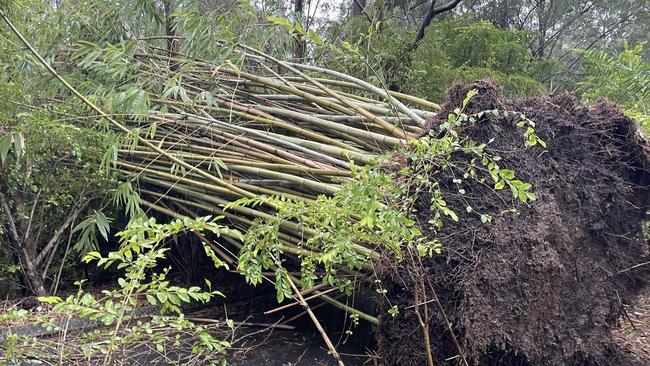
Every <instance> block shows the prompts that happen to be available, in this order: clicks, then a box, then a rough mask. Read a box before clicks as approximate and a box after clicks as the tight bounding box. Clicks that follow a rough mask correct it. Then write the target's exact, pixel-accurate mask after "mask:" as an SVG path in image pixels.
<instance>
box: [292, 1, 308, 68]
mask: <svg viewBox="0 0 650 366" xmlns="http://www.w3.org/2000/svg"><path fill="white" fill-rule="evenodd" d="M304 7H305V4H304V2H303V0H294V2H293V14H294V18H295V20H296V22H300V21H301V20H302V16H303V11H304ZM293 37H294V38H293V60H294V61H296V62H300V61H301V60H302V59H303V58H305V48H306V44H305V41H304V40H303V39H302V36H301V35H300V34H297V33H296V34H294V36H293Z"/></svg>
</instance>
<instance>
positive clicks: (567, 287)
mask: <svg viewBox="0 0 650 366" xmlns="http://www.w3.org/2000/svg"><path fill="white" fill-rule="evenodd" d="M475 88H476V89H478V90H479V95H478V96H476V97H475V98H474V99H473V100H472V101H471V102H470V103H469V106H468V110H467V113H475V112H479V111H482V110H490V109H499V110H501V111H503V110H507V111H520V112H524V113H525V114H526V115H527V116H528V117H529V118H530V119H531V120H533V121H534V122H535V123H536V129H537V134H538V135H539V136H540V137H541V138H542V139H543V140H545V141H546V142H547V145H548V148H547V149H546V150H544V149H542V148H538V147H535V148H529V149H526V148H524V146H523V137H522V133H523V131H521V129H518V128H517V127H516V123H517V122H518V120H519V118H518V117H516V116H514V115H513V114H510V116H509V117H508V118H495V117H493V116H491V115H489V116H488V117H486V118H482V119H480V120H479V121H478V123H476V124H475V125H474V126H471V127H468V128H466V129H463V130H462V131H461V134H462V135H464V136H470V137H472V138H473V139H474V140H475V141H478V142H488V140H489V139H491V138H494V139H495V140H494V142H493V143H492V144H490V146H491V149H492V151H493V152H495V153H498V154H499V155H500V156H501V157H502V158H503V160H502V162H501V165H502V168H507V169H512V170H514V171H515V172H517V177H518V178H519V179H521V180H523V181H525V182H529V183H532V185H533V190H534V192H535V193H536V195H537V197H538V200H537V202H534V203H532V204H522V203H519V202H516V201H515V200H513V198H512V195H511V194H510V192H509V191H508V190H507V189H506V190H502V191H498V192H494V191H493V190H492V189H491V188H490V187H488V186H487V185H482V184H479V183H477V182H472V181H471V180H466V181H464V182H463V183H461V185H460V186H457V185H456V184H455V183H453V182H452V179H453V176H452V175H451V174H450V173H448V172H447V173H442V174H438V175H436V176H435V177H432V178H435V179H437V180H438V181H439V182H440V183H441V186H442V189H443V192H445V193H446V196H445V198H446V199H447V202H448V205H449V206H450V207H452V208H454V210H455V211H456V212H459V213H463V215H462V219H461V220H460V222H458V223H454V222H451V221H449V222H446V225H445V228H444V229H443V230H442V232H440V233H437V234H435V235H434V233H432V232H431V231H427V230H425V231H426V234H427V235H429V236H430V237H432V238H433V237H434V236H435V237H436V238H442V244H443V247H444V249H443V250H444V252H443V254H442V255H440V256H436V257H434V258H433V259H430V260H427V261H425V263H424V267H425V270H424V271H423V272H425V273H420V274H419V275H421V276H422V278H425V279H427V280H428V281H429V282H430V283H431V285H432V287H433V288H434V289H435V291H436V293H437V295H438V296H439V297H440V300H441V302H442V304H443V306H444V309H445V312H446V313H447V315H448V316H449V318H450V321H451V323H452V324H453V327H454V332H455V334H456V335H457V336H458V338H459V340H460V343H461V346H462V348H463V349H464V351H465V353H466V355H467V358H468V361H469V363H470V364H475V365H560V364H564V365H632V364H639V365H641V364H648V363H649V362H650V358H648V355H647V354H642V353H637V354H634V353H631V352H627V351H626V350H625V349H624V347H621V346H620V342H619V343H616V342H615V341H614V337H613V336H612V330H613V329H614V328H615V327H616V326H617V325H618V324H619V322H620V319H621V316H623V309H624V308H623V304H629V303H631V302H632V301H633V299H634V298H635V296H636V295H637V293H638V292H639V290H640V289H642V288H643V287H644V286H645V285H646V280H647V278H648V274H650V272H649V268H650V266H640V267H637V268H634V269H632V270H627V269H628V268H630V267H632V266H634V265H636V264H639V263H642V262H645V261H647V260H648V258H647V242H646V240H645V239H644V238H643V235H641V226H640V223H641V222H642V221H643V220H644V219H645V218H646V208H647V205H648V178H649V177H650V174H649V167H650V153H649V151H650V150H649V146H648V143H647V142H646V140H645V139H644V138H643V137H642V134H641V133H640V131H639V129H638V127H637V124H635V123H634V122H633V121H631V120H630V119H628V118H626V117H625V116H624V115H623V113H622V112H621V111H620V110H619V109H618V108H617V107H616V106H615V105H613V104H611V103H607V102H600V103H598V104H597V105H595V106H593V107H590V108H583V107H581V106H580V105H579V104H578V102H577V100H576V98H575V97H574V96H572V95H568V94H562V95H557V96H550V97H546V98H530V99H523V100H514V101H512V100H505V99H504V98H503V97H502V95H501V93H500V91H499V89H498V88H497V87H496V86H495V85H494V84H493V83H492V82H490V81H480V82H476V83H474V84H472V85H468V86H456V87H454V88H452V89H451V90H450V91H449V94H448V97H447V101H446V104H445V105H444V107H443V109H444V110H443V112H442V113H440V115H439V117H437V118H436V119H434V120H432V121H430V122H429V127H430V129H434V130H435V131H437V126H438V125H439V124H440V123H441V121H443V120H446V118H447V115H448V113H449V112H450V111H452V110H453V109H454V108H457V107H459V106H460V105H461V104H462V101H463V99H464V98H465V96H466V94H467V92H468V91H469V90H471V89H475ZM454 159H455V160H456V162H457V163H459V164H462V163H464V162H468V161H469V159H470V157H468V156H464V155H462V154H460V153H459V154H456V155H455V157H454ZM396 164H409V162H408V160H407V159H397V160H396ZM459 188H462V189H464V190H465V192H466V194H465V195H463V197H461V195H459V194H456V193H457V192H458V189H459ZM429 202H430V197H429V196H428V194H423V195H422V196H421V197H419V198H418V202H417V208H418V209H419V212H418V219H419V221H420V222H421V223H426V222H427V220H428V218H430V216H431V215H432V213H431V212H430V209H429V207H430V204H429ZM467 205H471V206H472V207H473V208H474V211H475V212H481V213H489V214H491V215H492V216H493V217H494V220H493V222H492V223H490V224H483V223H481V221H480V219H479V217H478V215H468V214H465V207H466V206H467ZM507 207H513V208H515V209H516V210H517V213H515V214H513V213H512V212H503V209H504V208H507ZM423 226H425V227H426V224H425V225H423ZM390 263H391V261H390V259H389V260H387V261H386V264H385V265H384V267H383V269H382V270H380V271H379V273H378V277H379V279H381V281H382V283H383V285H384V286H385V287H386V288H388V289H389V292H388V294H387V296H388V297H387V298H388V299H389V300H390V304H389V303H388V302H383V305H382V307H383V308H382V310H381V315H380V324H381V325H380V328H379V329H378V343H379V344H378V349H379V351H380V352H381V356H382V357H383V362H384V364H385V365H426V358H425V353H424V347H423V335H422V328H421V327H420V326H419V324H418V320H417V318H416V316H415V314H414V312H413V310H412V309H411V310H408V309H407V307H408V306H409V305H412V304H413V302H414V299H413V298H414V294H413V291H412V290H411V289H412V288H413V286H412V283H410V282H409V280H408V279H409V276H408V273H407V272H406V270H405V268H403V267H395V266H394V265H392V264H390ZM428 298H431V294H428ZM391 304H398V305H400V308H401V309H403V310H402V311H401V313H400V314H399V315H398V316H397V317H395V318H392V317H391V316H390V315H388V314H387V309H388V307H389V306H390V305H391ZM429 311H430V312H431V313H432V314H433V315H432V317H433V320H432V321H431V322H430V332H429V333H430V337H431V344H432V346H433V347H434V348H433V350H432V351H433V352H432V354H433V356H434V357H435V358H436V364H438V365H441V364H442V365H444V364H461V363H460V358H459V357H458V351H457V347H455V346H454V344H453V343H452V342H451V339H450V337H449V332H447V330H446V329H445V327H444V325H443V321H442V319H441V317H440V312H439V311H437V310H436V308H435V306H430V308H429Z"/></svg>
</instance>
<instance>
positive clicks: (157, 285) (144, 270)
mask: <svg viewBox="0 0 650 366" xmlns="http://www.w3.org/2000/svg"><path fill="white" fill-rule="evenodd" d="M219 219H220V217H217V218H215V219H213V218H211V217H200V218H197V219H190V218H184V219H182V220H175V221H172V222H170V223H166V224H159V223H157V222H156V220H155V219H153V218H149V219H147V218H144V217H142V216H140V217H139V218H136V219H134V220H132V221H131V222H130V223H129V225H128V227H127V228H126V229H125V230H123V231H121V232H119V233H118V234H117V236H118V237H119V238H120V241H121V247H120V249H119V250H118V251H114V252H110V253H108V254H107V255H106V256H103V255H101V254H100V253H99V252H90V253H88V254H86V256H85V257H84V259H83V261H84V262H96V263H97V265H98V266H100V267H103V268H108V267H115V268H116V269H118V270H121V271H123V273H124V275H123V276H122V277H120V278H118V280H117V283H118V285H119V287H118V288H116V289H113V290H103V291H102V295H101V296H96V295H93V294H91V293H88V292H85V291H84V290H83V289H82V287H81V286H82V284H83V281H80V282H78V285H79V290H78V292H77V294H76V295H71V296H69V297H67V298H66V299H65V300H62V299H60V298H58V297H42V298H39V300H40V301H42V302H46V303H49V304H53V305H54V307H53V309H52V311H53V312H55V313H61V314H66V315H67V316H69V317H72V316H78V317H82V318H87V319H90V320H94V321H98V322H100V323H101V324H103V325H104V326H105V327H108V328H107V329H108V330H97V333H94V332H90V333H89V334H88V336H89V337H91V336H92V337H94V338H97V339H101V340H102V341H101V342H97V340H96V341H92V342H86V343H83V344H82V346H81V352H82V353H83V354H84V355H86V356H87V359H88V361H90V360H91V358H92V359H93V360H95V361H94V362H97V361H98V360H97V358H96V357H97V355H102V357H103V359H104V364H108V363H110V362H112V361H111V359H112V358H111V357H112V356H111V355H112V354H113V353H114V352H116V351H118V350H120V349H121V350H124V349H125V348H126V347H131V345H133V344H138V343H146V344H149V347H153V349H155V350H156V351H157V352H158V353H159V355H160V356H161V357H164V358H165V359H167V358H166V357H167V356H165V355H167V353H168V352H169V349H168V348H170V347H172V348H174V349H177V347H179V344H180V343H179V337H181V335H182V337H183V338H187V339H191V340H192V343H191V354H192V359H193V360H202V361H200V362H204V363H207V364H216V363H219V362H220V360H221V359H222V356H223V354H224V352H225V350H226V349H227V348H228V347H229V342H227V341H225V340H220V339H216V338H214V337H213V335H212V334H211V333H210V332H208V331H207V330H206V329H205V327H203V326H200V325H196V324H194V323H193V322H191V321H189V320H187V319H185V317H184V314H183V307H184V306H186V305H189V304H191V303H194V302H198V303H207V302H209V301H210V300H211V299H213V298H214V297H215V296H223V294H222V293H221V292H219V291H216V290H213V289H212V285H211V283H210V282H209V281H208V280H207V279H206V280H205V282H206V289H202V288H200V287H198V286H191V287H180V286H175V285H172V284H171V283H170V281H169V280H168V279H167V274H168V271H169V269H168V268H167V269H162V270H159V263H160V261H161V260H163V259H165V258H166V253H167V252H168V251H169V247H167V246H165V245H164V244H165V243H166V241H167V240H169V239H171V238H173V237H174V236H175V235H179V234H181V233H183V232H191V231H196V232H199V231H200V232H209V233H211V234H214V235H216V236H220V235H230V236H233V237H238V236H239V233H238V232H237V231H234V230H232V229H229V228H227V227H225V226H222V225H220V224H218V220H219ZM204 248H205V251H206V254H208V256H210V257H211V258H212V259H213V260H215V265H216V266H217V267H220V266H225V264H224V263H221V262H220V261H219V260H218V259H217V257H216V256H215V255H214V253H212V250H211V249H210V248H209V247H208V246H207V244H205V245H204ZM143 315H144V316H143ZM226 324H227V325H229V326H230V327H231V328H232V324H233V323H232V322H226ZM49 326H50V327H52V328H55V330H57V329H58V328H59V327H60V324H58V323H51V322H50V324H49ZM59 330H60V331H65V329H59ZM76 351H79V350H76ZM167 361H169V362H172V361H173V359H171V358H170V359H167Z"/></svg>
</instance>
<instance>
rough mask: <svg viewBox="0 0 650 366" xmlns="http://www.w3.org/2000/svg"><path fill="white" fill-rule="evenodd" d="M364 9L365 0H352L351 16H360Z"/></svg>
mask: <svg viewBox="0 0 650 366" xmlns="http://www.w3.org/2000/svg"><path fill="white" fill-rule="evenodd" d="M365 9H366V0H352V16H353V17H360V16H362V15H363V11H364V10H365Z"/></svg>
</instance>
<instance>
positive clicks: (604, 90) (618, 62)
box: [580, 43, 650, 131]
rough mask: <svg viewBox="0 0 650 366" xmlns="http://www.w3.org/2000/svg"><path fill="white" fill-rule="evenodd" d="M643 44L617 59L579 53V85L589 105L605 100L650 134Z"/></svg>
mask: <svg viewBox="0 0 650 366" xmlns="http://www.w3.org/2000/svg"><path fill="white" fill-rule="evenodd" d="M645 48H646V43H640V44H638V45H636V46H635V47H628V46H627V45H626V46H625V48H624V50H623V51H622V52H621V53H619V54H618V55H610V54H608V53H605V52H602V51H586V52H582V55H583V59H582V65H583V68H584V71H585V73H586V80H585V81H583V82H581V83H580V90H581V91H582V93H583V94H582V96H583V98H585V99H586V100H587V101H589V102H594V101H595V100H597V99H598V98H605V99H608V100H611V101H613V102H616V103H618V104H620V105H621V107H622V108H623V109H624V110H625V112H626V113H627V114H628V115H629V116H630V117H632V118H634V119H636V120H637V121H639V123H640V124H641V126H643V128H645V129H646V130H647V131H650V60H648V59H647V58H646V57H644V50H645Z"/></svg>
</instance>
